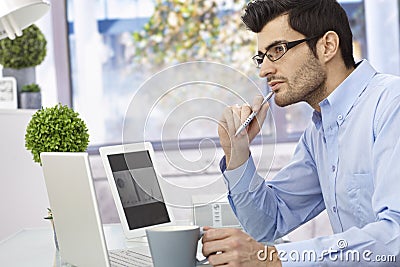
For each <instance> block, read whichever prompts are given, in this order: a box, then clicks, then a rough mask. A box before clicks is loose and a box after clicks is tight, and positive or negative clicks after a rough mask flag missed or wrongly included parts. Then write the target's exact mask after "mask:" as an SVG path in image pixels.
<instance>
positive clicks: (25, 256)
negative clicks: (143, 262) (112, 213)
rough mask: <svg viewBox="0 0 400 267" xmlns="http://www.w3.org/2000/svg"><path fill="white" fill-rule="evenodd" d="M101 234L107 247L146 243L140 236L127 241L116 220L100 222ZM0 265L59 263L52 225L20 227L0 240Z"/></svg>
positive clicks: (21, 266) (33, 266)
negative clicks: (102, 230)
mask: <svg viewBox="0 0 400 267" xmlns="http://www.w3.org/2000/svg"><path fill="white" fill-rule="evenodd" d="M104 235H105V238H106V242H107V247H108V249H118V248H125V247H135V246H141V247H143V246H146V241H145V240H143V239H138V240H136V241H134V242H128V243H127V242H126V240H125V238H124V235H123V232H122V228H121V226H120V225H119V224H112V225H104ZM0 266H7V267H27V266H29V267H47V266H49V267H50V266H62V264H61V260H60V256H59V255H58V253H56V250H55V245H54V238H53V230H52V228H50V227H49V228H35V229H24V230H21V231H20V232H18V233H16V234H14V235H12V236H10V237H9V238H7V239H4V240H2V241H0Z"/></svg>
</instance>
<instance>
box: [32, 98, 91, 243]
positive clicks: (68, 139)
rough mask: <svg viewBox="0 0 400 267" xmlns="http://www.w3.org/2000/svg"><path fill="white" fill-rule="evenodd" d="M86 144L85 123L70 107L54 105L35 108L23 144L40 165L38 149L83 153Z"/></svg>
mask: <svg viewBox="0 0 400 267" xmlns="http://www.w3.org/2000/svg"><path fill="white" fill-rule="evenodd" d="M88 144H89V134H88V129H87V127H86V123H85V122H84V121H83V120H82V119H81V118H79V114H78V113H77V112H75V111H74V110H73V109H72V108H70V107H68V106H66V105H64V106H63V105H61V104H57V105H56V106H53V107H50V108H43V107H42V108H41V109H40V110H38V111H36V112H35V113H34V114H33V115H32V118H31V120H30V121H29V123H28V126H27V127H26V133H25V147H26V149H27V150H29V151H31V153H32V155H33V160H34V161H35V162H37V163H39V164H40V165H41V160H40V153H41V152H84V151H86V149H87V147H88ZM45 219H50V221H51V223H52V226H53V231H54V241H55V245H56V248H57V247H58V244H57V238H56V232H55V229H54V224H53V220H52V219H53V217H52V212H51V209H48V216H47V217H46V218H45Z"/></svg>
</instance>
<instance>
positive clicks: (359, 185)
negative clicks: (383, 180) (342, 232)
mask: <svg viewBox="0 0 400 267" xmlns="http://www.w3.org/2000/svg"><path fill="white" fill-rule="evenodd" d="M346 190H347V195H348V198H349V203H350V209H351V211H352V213H353V215H354V218H353V219H354V221H355V222H357V226H358V227H360V228H361V227H363V226H365V225H366V224H367V223H369V222H371V221H373V220H374V214H373V210H372V194H373V192H374V183H373V178H372V175H371V174H369V173H362V174H361V173H356V174H352V175H349V176H348V177H347V179H346Z"/></svg>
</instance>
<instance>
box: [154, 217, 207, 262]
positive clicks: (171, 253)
mask: <svg viewBox="0 0 400 267" xmlns="http://www.w3.org/2000/svg"><path fill="white" fill-rule="evenodd" d="M146 235H147V240H148V242H149V246H150V252H151V257H152V259H153V264H154V267H171V266H173V267H195V266H196V265H199V264H203V263H205V262H206V261H207V259H204V260H202V261H198V260H197V259H196V254H197V243H198V241H199V239H200V238H201V237H202V236H203V231H202V229H200V227H199V226H195V225H191V226H183V225H175V226H159V227H153V228H150V229H147V230H146Z"/></svg>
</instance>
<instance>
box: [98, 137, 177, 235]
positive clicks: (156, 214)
mask: <svg viewBox="0 0 400 267" xmlns="http://www.w3.org/2000/svg"><path fill="white" fill-rule="evenodd" d="M99 151H100V155H101V158H102V161H103V164H104V168H105V171H106V174H107V179H108V181H109V184H110V188H111V192H112V195H113V198H114V202H115V206H116V207H117V211H118V215H119V219H120V221H121V225H122V229H123V231H124V234H125V236H126V238H127V239H131V238H135V237H139V236H145V235H146V233H145V229H147V228H149V227H152V226H155V225H170V224H174V218H173V215H172V212H171V210H170V206H169V205H166V204H165V198H164V194H163V186H162V180H161V179H160V175H158V172H157V168H156V163H155V161H154V150H153V146H152V145H151V143H150V142H143V143H133V144H124V145H115V146H106V147H101V148H100V149H99Z"/></svg>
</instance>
